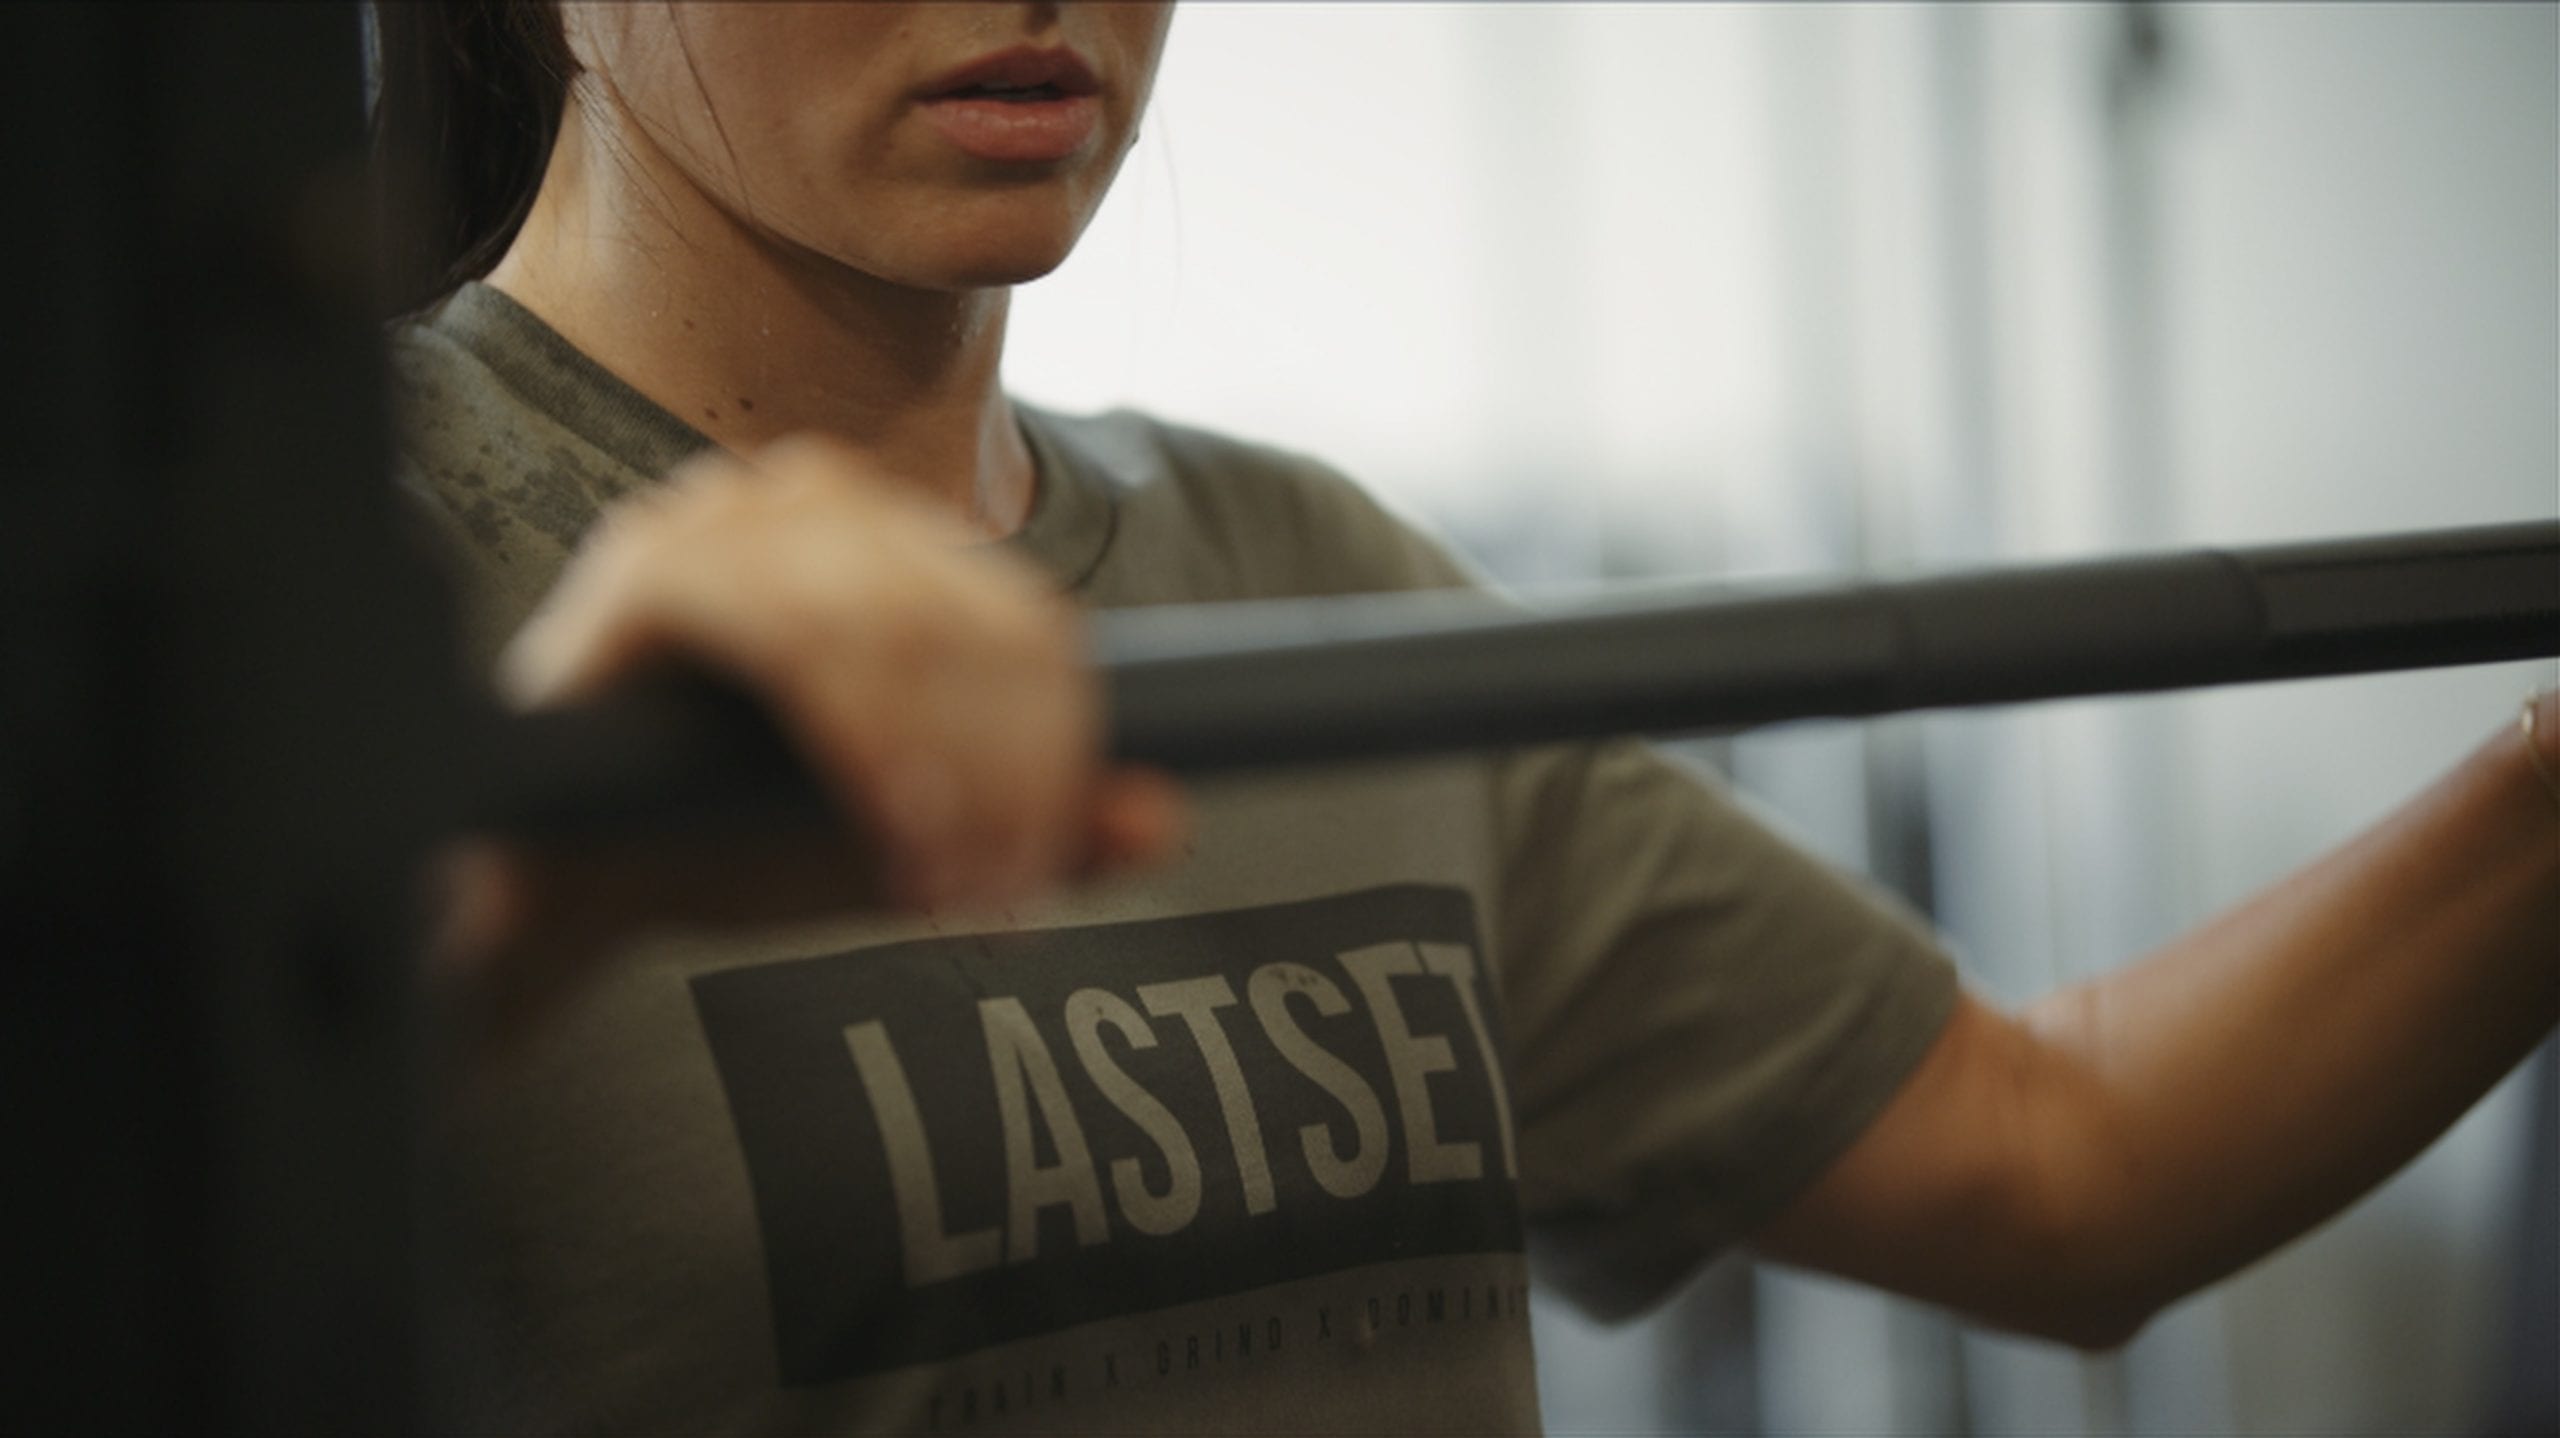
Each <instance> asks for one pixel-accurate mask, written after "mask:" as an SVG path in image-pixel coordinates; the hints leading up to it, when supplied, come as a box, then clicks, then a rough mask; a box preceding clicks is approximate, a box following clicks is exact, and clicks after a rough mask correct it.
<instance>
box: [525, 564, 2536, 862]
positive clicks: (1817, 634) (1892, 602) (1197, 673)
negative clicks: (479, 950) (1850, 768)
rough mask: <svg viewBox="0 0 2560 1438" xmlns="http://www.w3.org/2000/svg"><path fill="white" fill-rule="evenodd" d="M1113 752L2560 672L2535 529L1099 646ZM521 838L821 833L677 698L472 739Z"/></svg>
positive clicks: (783, 751) (1254, 616)
mask: <svg viewBox="0 0 2560 1438" xmlns="http://www.w3.org/2000/svg"><path fill="white" fill-rule="evenodd" d="M1094 640H1095V649H1096V654H1097V658H1098V662H1099V664H1100V666H1101V669H1102V672H1103V676H1104V681H1105V684H1106V687H1107V690H1108V694H1109V706H1110V714H1111V737H1110V748H1111V752H1112V753H1113V754H1115V755H1117V756H1118V757H1121V758H1124V759H1130V760H1136V761H1141V762H1146V763H1153V764H1160V765H1164V766H1166V767H1168V768H1171V769H1174V770H1176V771H1179V772H1184V773H1190V774H1202V773H1211V772H1216V771H1221V770H1235V769H1249V768H1265V767H1271V766H1276V765H1286V764H1303V763H1318V762H1327V761H1339V760H1360V759H1380V758H1389V757H1395V756H1400V755H1414V754H1423V753H1445V752H1456V751H1465V750H1479V749H1490V748H1499V747H1504V746H1508V745H1514V744H1529V743H1542V742H1550V741H1558V740H1570V739H1590V738H1599V737H1603V736H1609V735H1618V734H1671V733H1687V732H1698V731H1705V730H1720V729H1735V728H1746V727H1750V726H1753V725H1759V724H1769V723H1776V722H1780V721H1784V720H1793V719H1808V718H1820V717H1839V716H1854V715H1868V714H1884V713H1890V712H1894V711H1899V710H1909V709H1936V708H1948V707H1955V706H1967V705H1982V704H2008V703H2019V702H2024V701H2028V700H2034V699H2050V698H2063V697H2068V696H2078V695H2092V694H2125V693H2139V692H2144V691H2153V690H2162V689H2176V688H2188V687H2194V686H2201V685H2213V684H2233V683H2244V682H2251V681H2258V680H2271V679H2292V678H2303V677H2308V676H2312V675H2321V674H2349V673H2360V672H2368V671H2375V670H2390V669H2415V668H2426V667H2432V666H2439V665H2451V664H2474V663H2485V662H2491V661H2495V660H2503V659H2522V658H2530V657H2537V656H2545V655H2551V654H2560V523H2551V522H2535V523H2524V524H2508V525H2496V526H2490V527H2485V528H2477V529H2460V530H2446V531H2438V532H2431V533H2422V534H2403V535H2386V536H2376V537H2368V538H2358V539H2346V540H2335V541H2328V542H2323V543H2312V544H2293V545H2283V546H2276V547H2271V548H2261V549H2241V550H2195V551H2186V552H2178V553H2168V554H2157V555H2144V556H2133V557H2124V558H2111V559H2100V560H2092V561H2086V562H2080V563H2071V564H2053V565H2040V566H2033V567H2020V568H2009V569H1994V570H1986V571H1981V572H1976V573H1967V574H1956V575H1948V576H1940V577H1934V578H1923V579H1910V580H1900V581H1893V582H1877V583H1858V584H1847V585H1832V586H1821V587H1806V586H1792V587H1786V588H1764V589H1733V588H1726V589H1723V590H1719V591H1714V592H1712V593H1706V594H1701V593H1698V592H1694V591H1692V592H1688V593H1682V594H1676V595H1664V594H1660V593H1656V594H1651V595H1647V596H1643V597H1638V598H1629V599H1619V600H1614V601H1609V602H1604V603H1600V604H1593V605H1586V606H1580V607H1577V608H1575V609H1573V610H1570V611H1566V612H1557V613H1545V614H1539V613H1529V612H1525V611H1523V610H1522V609H1520V608H1519V607H1518V606H1516V605H1511V604H1507V603H1504V602H1502V601H1499V600H1495V599H1492V598H1489V597H1487V596H1484V595H1480V594H1466V593H1437V594H1406V595H1388V596H1371V597H1363V598H1356V599H1324V600H1293V601H1283V602H1272V603H1259V604H1250V605H1222V606H1207V605H1204V606H1197V607H1187V608H1174V609H1155V610H1134V611H1124V612H1119V613H1108V614H1103V615H1100V616H1097V617H1096V619H1095V620H1094ZM492 751H493V752H494V753H495V754H496V756H497V762H498V765H499V772H498V777H497V779H496V782H495V784H494V786H493V789H492V792H491V793H490V795H489V796H488V799H487V801H486V802H485V803H484V804H483V805H482V807H481V809H480V813H479V817H480V820H481V822H482V823H483V824H484V825H485V826H486V827H489V828H493V829H497V830H501V831H506V832H513V833H517V834H521V835H526V836H570V835H581V834H584V835H596V834H623V835H637V834H642V833H649V832H668V831H676V832H682V831H686V830H689V829H693V828H696V827H699V826H702V825H741V824H744V825H769V824H778V823H809V822H827V821H829V815H828V811H827V809H826V808H825V806H824V804H823V802H822V801H821V799H820V798H819V796H818V795H817V793H816V791H815V789H814V787H813V786H812V785H810V784H809V783H808V781H807V780H806V778H805V776H803V775H802V773H801V771H800V770H799V768H798V765H797V763H796V761H795V760H794V759H793V758H792V756H791V754H790V752H789V750H788V748H787V746H786V745H785V744H784V743H783V741H782V740H781V738H780V737H779V735H778V734H777V733H776V732H775V731H774V730H773V728H772V726H771V725H770V724H769V723H768V722H766V721H765V720H764V719H763V717H762V716H761V715H759V714H758V713H757V712H756V710H755V708H754V706H753V705H752V704H751V703H749V702H748V701H746V700H745V699H744V698H742V697H741V696H738V695H735V694H730V693H724V692H721V691H718V690H715V689H713V688H712V687H711V686H709V685H707V684H705V683H701V682H695V681H687V682H675V683H667V684H661V685H658V686H655V687H652V688H649V689H645V690H635V691H632V692H629V693H626V694H624V695H621V696H618V697H617V698H616V699H615V700H613V701H611V702H608V703H605V704H600V705H596V706H593V707H590V708H587V709H583V710H571V711H560V712H556V713H550V714H544V715H539V716H528V717H525V718H521V719H518V720H515V721H512V722H511V723H508V724H505V725H502V726H501V727H500V728H499V729H498V730H497V731H496V732H495V733H494V735H493V736H492Z"/></svg>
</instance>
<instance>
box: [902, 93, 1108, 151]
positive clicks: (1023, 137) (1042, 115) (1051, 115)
mask: <svg viewBox="0 0 2560 1438" xmlns="http://www.w3.org/2000/svg"><path fill="white" fill-rule="evenodd" d="M924 113H925V116H926V118H928V119H930V120H932V121H933V123H934V125H935V127H936V128H938V129H940V130H941V131H942V134H943V138H945V139H947V140H949V141H950V142H951V143H952V144H954V145H956V146H958V147H959V148H960V149H961V150H962V151H964V152H966V153H968V154H970V155H974V156H976V157H977V158H979V159H981V160H1001V161H1009V162H1012V163H1017V164H1021V163H1040V162H1054V161H1058V160H1064V159H1068V158H1070V157H1072V156H1073V155H1075V154H1076V152H1077V151H1079V150H1082V149H1083V148H1084V147H1085V145H1086V143H1087V142H1088V141H1090V140H1091V139H1092V138H1093V132H1094V131H1095V130H1096V129H1097V128H1099V127H1100V126H1101V124H1102V102H1101V101H1100V100H1098V99H1095V98H1094V97H1093V96H1091V95H1060V96H1057V97H1055V98H1042V99H1020V100H1001V99H995V98H992V97H989V96H985V95H951V96H946V97H943V98H940V99H932V100H927V101H925V102H924Z"/></svg>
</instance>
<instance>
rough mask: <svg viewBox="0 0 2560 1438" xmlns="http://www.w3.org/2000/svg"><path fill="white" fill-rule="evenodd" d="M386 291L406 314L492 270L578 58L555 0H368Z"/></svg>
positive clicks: (535, 181) (546, 154) (537, 181)
mask: <svg viewBox="0 0 2560 1438" xmlns="http://www.w3.org/2000/svg"><path fill="white" fill-rule="evenodd" d="M371 9H372V15H373V36H374V46H375V49H374V57H373V58H374V77H375V84H376V89H375V95H374V103H373V160H374V168H375V177H376V183H377V185H378V186H379V191H378V193H379V196H380V203H379V215H380V225H381V236H380V245H381V255H382V267H383V284H384V289H385V294H384V296H383V298H384V300H385V302H386V306H387V308H388V311H389V313H391V314H395V315H396V314H404V313H407V312H408V311H411V310H414V309H417V308H420V307H421V306H424V305H427V304H430V303H432V302H434V301H436V300H438V299H441V298H443V297H444V296H445V295H446V294H449V293H451V292H452V290H453V289H454V287H455V286H457V285H460V284H461V283H462V282H464V281H465V280H472V279H477V278H479V277H480V276H482V275H485V274H487V273H488V272H489V269H490V267H491V266H493V265H495V264H496V263H497V262H498V257H499V256H500V255H503V254H504V253H506V248H507V245H508V244H509V242H511V241H513V240H514V239H515V236H516V231H517V230H518V229H520V228H522V226H523V225H524V219H525V215H526V213H527V212H528V211H530V210H531V209H532V208H533V197H534V192H535V191H537V190H538V189H540V188H541V186H542V172H543V169H544V167H545V166H546V165H548V164H549V163H550V160H551V143H552V141H553V139H554V138H555V137H557V136H558V134H559V133H560V112H561V108H562V107H563V106H564V105H565V104H566V103H567V101H568V94H569V81H570V80H571V79H572V78H573V77H574V76H575V75H576V74H577V72H578V65H577V61H576V60H574V59H572V58H571V57H570V54H569V42H568V39H567V36H566V35H565V34H564V33H563V31H562V29H561V24H560V8H559V6H558V5H557V4H554V3H552V0H374V3H373V5H372V7H371Z"/></svg>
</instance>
